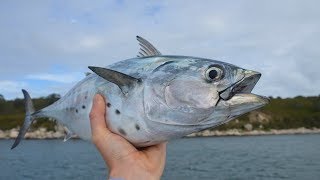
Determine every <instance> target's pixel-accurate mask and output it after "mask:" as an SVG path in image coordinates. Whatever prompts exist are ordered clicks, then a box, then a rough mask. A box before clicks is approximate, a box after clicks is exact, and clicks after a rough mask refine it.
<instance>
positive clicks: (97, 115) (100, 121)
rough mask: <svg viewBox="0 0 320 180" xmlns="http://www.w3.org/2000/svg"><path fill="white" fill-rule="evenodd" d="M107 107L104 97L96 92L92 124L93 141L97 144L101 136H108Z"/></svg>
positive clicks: (91, 117)
mask: <svg viewBox="0 0 320 180" xmlns="http://www.w3.org/2000/svg"><path fill="white" fill-rule="evenodd" d="M105 115H106V108H105V101H104V98H103V97H102V96H101V95H100V94H96V95H95V96H94V99H93V105H92V109H91V112H90V115H89V116H90V125H91V134H92V141H93V142H94V143H95V144H96V145H97V144H99V141H100V139H101V137H106V135H108V134H109V133H111V132H110V131H109V129H108V128H107V124H106V121H105Z"/></svg>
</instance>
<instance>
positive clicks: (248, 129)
mask: <svg viewBox="0 0 320 180" xmlns="http://www.w3.org/2000/svg"><path fill="white" fill-rule="evenodd" d="M244 128H245V129H246V130H247V131H252V128H253V127H252V124H249V123H248V124H245V125H244Z"/></svg>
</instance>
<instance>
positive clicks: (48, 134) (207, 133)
mask: <svg viewBox="0 0 320 180" xmlns="http://www.w3.org/2000/svg"><path fill="white" fill-rule="evenodd" d="M18 133H19V131H18V129H11V130H6V131H2V130H0V139H15V138H16V137H17V136H18ZM318 133H320V129H319V128H313V129H307V128H304V127H301V128H298V129H281V130H275V129H271V130H270V131H263V130H252V131H244V130H240V129H230V130H226V131H219V130H204V131H201V132H197V133H193V134H190V135H188V136H186V137H219V136H262V135H286V134H287V135H290V134H318ZM64 137H65V133H64V131H63V130H59V131H55V132H54V131H47V130H46V129H45V128H39V129H37V130H35V131H31V132H28V133H27V134H26V136H25V139H63V138H64ZM72 138H78V137H76V136H74V137H72Z"/></svg>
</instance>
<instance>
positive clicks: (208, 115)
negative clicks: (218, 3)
mask: <svg viewBox="0 0 320 180" xmlns="http://www.w3.org/2000/svg"><path fill="white" fill-rule="evenodd" d="M147 45H148V44H147ZM149 47H153V46H152V45H151V44H150V45H149ZM149 49H150V51H148V52H150V53H151V55H152V53H154V54H153V56H150V55H149V54H142V55H141V56H142V57H137V58H132V59H128V60H124V61H120V62H118V63H115V64H112V65H110V66H107V67H105V68H92V69H93V71H94V72H95V73H96V74H91V75H89V76H87V77H86V78H85V79H83V80H82V81H80V82H79V83H78V84H77V85H76V86H75V87H74V88H72V89H71V90H70V91H69V92H68V93H67V94H66V95H65V96H63V97H62V98H61V99H60V100H58V101H57V102H55V103H54V104H52V105H50V106H48V107H46V108H44V109H42V110H40V111H36V112H34V111H30V112H29V113H28V110H27V114H26V120H25V124H26V126H28V123H26V122H27V121H30V119H31V121H32V120H33V119H35V118H37V117H52V118H54V119H57V120H58V121H59V122H60V123H61V124H63V125H65V126H66V127H67V128H68V129H69V130H70V131H72V132H73V133H75V134H77V135H78V136H79V137H81V138H83V139H90V138H91V132H90V120H89V113H90V110H91V107H92V100H93V97H94V95H95V94H97V93H99V94H101V95H103V96H104V97H105V99H106V100H107V104H106V110H107V113H106V116H107V117H106V119H107V123H108V127H109V128H110V130H111V131H112V132H114V133H116V134H119V135H120V136H122V137H124V138H126V139H127V140H128V141H130V142H131V143H132V144H134V145H135V146H137V147H145V146H149V145H153V144H157V143H159V142H162V141H168V140H170V139H174V138H179V137H182V136H185V135H188V134H190V133H193V132H198V131H201V130H204V129H207V128H210V127H215V126H218V125H221V124H223V123H226V122H228V121H230V120H232V119H234V118H236V117H238V116H240V115H242V114H244V113H246V112H249V111H251V110H254V109H257V108H260V107H262V106H264V105H265V104H267V103H268V99H267V98H265V97H263V96H258V95H254V94H251V93H250V92H251V90H252V89H253V87H254V86H255V84H256V83H257V81H258V80H259V78H260V76H261V74H260V73H257V72H254V71H250V70H245V69H243V68H240V67H237V66H234V65H231V64H228V63H224V62H220V61H216V60H210V59H204V58H197V57H188V56H163V55H161V54H160V53H159V51H155V50H154V51H153V49H152V48H149ZM149 49H146V50H145V51H144V52H146V51H147V50H149ZM152 51H153V52H152ZM148 52H147V53H148ZM24 94H25V97H26V99H28V96H29V95H28V94H27V93H26V92H24ZM26 104H28V100H26ZM26 107H27V106H26ZM29 109H30V108H29ZM31 109H32V108H31ZM28 114H29V116H28ZM26 128H27V127H25V128H22V130H20V131H21V132H20V133H19V136H20V138H21V137H22V136H23V135H24V133H25V131H26ZM20 134H21V135H20ZM17 139H19V138H17ZM19 141H20V140H17V142H16V143H15V144H14V146H13V147H15V146H16V145H17V144H18V143H19Z"/></svg>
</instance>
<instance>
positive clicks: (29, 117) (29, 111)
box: [11, 89, 38, 149]
mask: <svg viewBox="0 0 320 180" xmlns="http://www.w3.org/2000/svg"><path fill="white" fill-rule="evenodd" d="M22 93H23V96H24V103H25V110H26V117H25V118H24V122H23V126H22V127H21V128H20V131H19V134H18V136H17V138H16V140H15V141H14V143H13V145H12V147H11V149H13V148H15V147H16V146H18V144H19V143H20V141H21V139H22V138H23V137H24V135H25V134H26V133H27V131H28V129H29V127H30V125H31V124H32V121H33V120H34V119H35V117H34V115H35V114H37V112H38V111H37V112H35V110H34V107H33V103H32V100H31V97H30V95H29V93H28V92H27V91H26V90H24V89H22Z"/></svg>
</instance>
